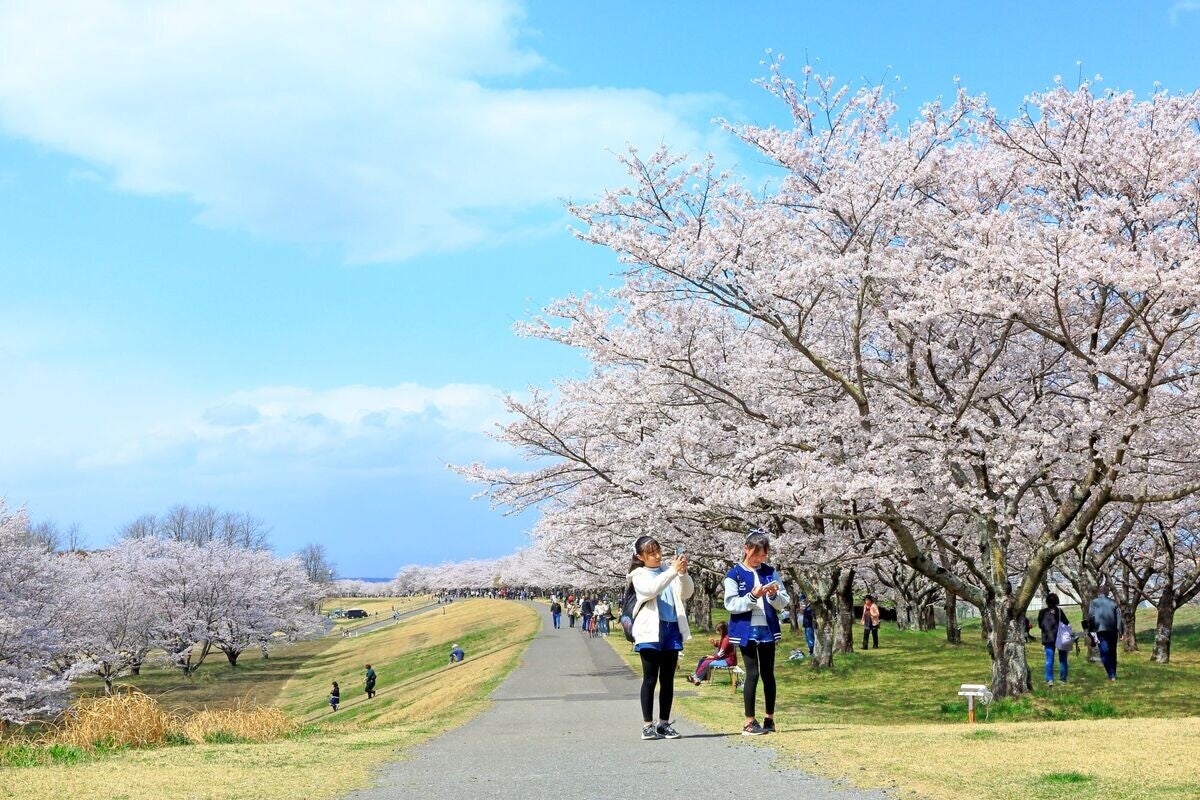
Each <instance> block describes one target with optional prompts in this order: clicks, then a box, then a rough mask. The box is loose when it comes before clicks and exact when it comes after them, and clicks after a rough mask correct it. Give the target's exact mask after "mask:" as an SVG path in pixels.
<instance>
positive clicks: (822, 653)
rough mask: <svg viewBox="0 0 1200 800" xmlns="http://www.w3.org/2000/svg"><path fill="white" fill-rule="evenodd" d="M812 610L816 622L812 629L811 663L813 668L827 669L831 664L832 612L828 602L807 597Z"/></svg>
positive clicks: (832, 647)
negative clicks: (815, 600) (814, 627)
mask: <svg viewBox="0 0 1200 800" xmlns="http://www.w3.org/2000/svg"><path fill="white" fill-rule="evenodd" d="M808 601H809V604H810V605H811V606H812V610H813V621H814V622H816V623H817V628H816V630H815V631H814V634H815V635H814V637H813V639H814V642H813V655H812V665H813V668H814V669H827V668H830V667H832V666H833V650H834V613H833V609H832V608H831V607H830V605H829V603H828V602H814V598H812V597H810V598H809V599H808Z"/></svg>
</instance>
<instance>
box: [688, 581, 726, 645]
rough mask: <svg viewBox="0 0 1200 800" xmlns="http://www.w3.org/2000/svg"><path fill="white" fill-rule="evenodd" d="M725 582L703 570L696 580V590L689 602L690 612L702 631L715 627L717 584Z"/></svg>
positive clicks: (693, 620)
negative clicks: (714, 610) (714, 608)
mask: <svg viewBox="0 0 1200 800" xmlns="http://www.w3.org/2000/svg"><path fill="white" fill-rule="evenodd" d="M723 583H724V581H723V580H721V581H718V580H717V579H716V578H713V577H710V576H709V574H708V573H706V572H701V573H700V575H699V578H698V579H697V580H696V592H695V594H693V595H692V599H691V601H689V603H688V612H689V613H690V615H691V619H692V622H693V623H694V624H695V626H696V627H697V628H698V629H700V630H702V631H711V630H712V629H713V616H712V615H713V604H714V596H715V593H716V591H717V586H718V585H721V584H723Z"/></svg>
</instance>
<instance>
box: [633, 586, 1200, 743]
mask: <svg viewBox="0 0 1200 800" xmlns="http://www.w3.org/2000/svg"><path fill="white" fill-rule="evenodd" d="M1153 613H1154V612H1153V611H1152V610H1151V611H1143V612H1141V613H1139V618H1138V623H1139V627H1140V628H1141V631H1142V632H1141V633H1140V634H1139V636H1138V644H1139V647H1140V648H1141V649H1140V650H1138V651H1136V652H1133V653H1125V652H1121V653H1119V656H1118V671H1119V680H1118V681H1117V683H1115V684H1111V683H1109V682H1108V681H1107V680H1105V674H1104V670H1103V669H1102V668H1101V667H1100V665H1099V664H1091V663H1088V662H1087V659H1086V656H1085V654H1084V653H1082V652H1081V653H1080V654H1079V655H1075V654H1072V655H1071V658H1070V676H1069V677H1070V682H1069V683H1066V684H1062V683H1059V682H1057V679H1056V682H1055V684H1054V685H1053V686H1046V685H1045V683H1044V681H1043V680H1042V668H1043V663H1044V654H1043V651H1042V648H1041V646H1040V644H1039V643H1037V642H1034V643H1032V644H1031V645H1030V646H1029V647H1028V651H1027V657H1028V660H1029V666H1030V669H1031V671H1032V674H1033V686H1034V690H1033V692H1032V693H1031V694H1029V695H1027V696H1026V697H1023V698H1021V699H1020V700H1017V701H1013V700H998V701H996V702H994V703H992V704H991V705H990V706H989V707H982V706H980V707H977V712H978V718H979V720H980V721H985V720H986V721H989V722H1013V721H1036V720H1069V719H1108V718H1134V717H1184V716H1191V715H1197V714H1200V608H1198V607H1195V606H1189V607H1187V608H1184V609H1182V610H1181V611H1180V612H1179V613H1178V614H1177V615H1176V620H1175V623H1176V624H1175V633H1174V641H1173V646H1172V653H1171V662H1172V663H1170V664H1165V665H1164V664H1154V663H1151V662H1150V652H1151V650H1152V648H1153V621H1154V616H1153ZM714 616H716V615H714ZM1076 616H1078V614H1077V613H1076ZM717 619H719V617H717ZM715 621H716V619H714V622H715ZM859 630H860V629H859V628H857V626H856V628H855V633H856V634H857V633H859ZM880 633H881V635H880V647H879V649H877V650H867V651H862V650H856V651H855V652H853V653H848V654H844V655H835V656H834V666H833V668H832V669H828V670H816V669H813V668H812V666H811V664H810V662H809V661H808V660H807V659H805V660H804V661H799V662H796V661H786V660H785V656H786V654H787V652H788V651H790V650H791V649H793V648H802V647H805V644H804V636H803V632H800V633H793V632H792V631H791V630H790V628H788V627H786V626H785V628H784V640H783V642H782V644H781V645H780V648H779V653H780V658H778V659H777V661H776V667H775V674H776V677H777V679H778V681H779V702H778V706H779V714H780V715H781V716H784V717H788V718H793V719H805V720H807V721H812V722H836V723H866V724H879V725H886V724H898V723H899V724H904V723H918V722H946V721H958V720H965V719H966V716H967V704H966V701H965V700H964V699H962V698H959V697H958V695H957V691H958V687H959V685H961V684H963V683H983V684H986V683H989V682H990V674H991V673H990V660H989V658H988V654H987V648H986V646H985V644H984V643H983V641H982V639H981V637H980V633H979V623H978V621H971V620H968V621H967V623H966V624H965V625H964V630H963V641H962V644H959V645H952V644H949V643H947V642H946V639H945V631H944V630H942V629H937V630H933V631H928V632H921V631H898V630H896V629H895V627H892V626H889V625H887V624H885V625H884V627H883V630H882V631H881V632H880ZM706 638H707V637H706V636H702V635H697V636H696V637H695V638H694V639H693V640H692V641H691V642H689V643H688V646H687V649H686V651H685V655H684V657H683V658H682V659H681V663H683V664H685V665H687V667H689V668H690V667H692V666H694V664H695V662H696V660H697V659H698V658H699V657H700V656H701V655H702V654H704V653H706V652H708V650H709V646H708V644H707V642H706ZM860 643H861V641H856V642H855V646H856V647H857V645H858V644H860ZM618 650H623V648H621V647H619V646H618ZM629 661H630V663H631V664H633V660H632V656H630V658H629ZM1056 670H1057V666H1056ZM1056 676H1057V672H1056ZM716 688H717V687H716V685H714V686H713V687H710V688H706V689H704V690H702V692H701V696H700V697H699V698H698V700H697V703H698V704H699V705H700V706H701V707H702V708H703V707H704V706H707V705H712V706H714V707H715V708H714V710H716V708H724V707H725V706H727V705H729V704H730V703H733V702H735V701H734V699H733V698H731V696H730V693H729V692H727V691H726V692H722V691H714V689H716Z"/></svg>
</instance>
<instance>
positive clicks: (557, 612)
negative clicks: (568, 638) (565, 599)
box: [550, 600, 562, 630]
mask: <svg viewBox="0 0 1200 800" xmlns="http://www.w3.org/2000/svg"><path fill="white" fill-rule="evenodd" d="M550 618H551V619H552V620H554V629H555V630H558V629H559V628H561V627H562V606H561V605H560V604H559V602H558V601H557V600H554V601H552V602H551V603H550Z"/></svg>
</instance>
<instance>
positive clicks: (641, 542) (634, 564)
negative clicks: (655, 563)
mask: <svg viewBox="0 0 1200 800" xmlns="http://www.w3.org/2000/svg"><path fill="white" fill-rule="evenodd" d="M651 547H657V548H658V549H659V550H660V551H661V550H662V545H660V544H659V543H658V539H655V538H654V537H653V536H639V537H638V538H637V541H635V542H634V543H633V558H632V559H631V560H630V562H629V569H628V571H627V572H626V574H629V573H630V572H633V571H634V570H635V569H637V568H638V567H644V566H646V562H645V561H643V560H642V553H644V552H646V551H647V550H649V549H650V548H651Z"/></svg>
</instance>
